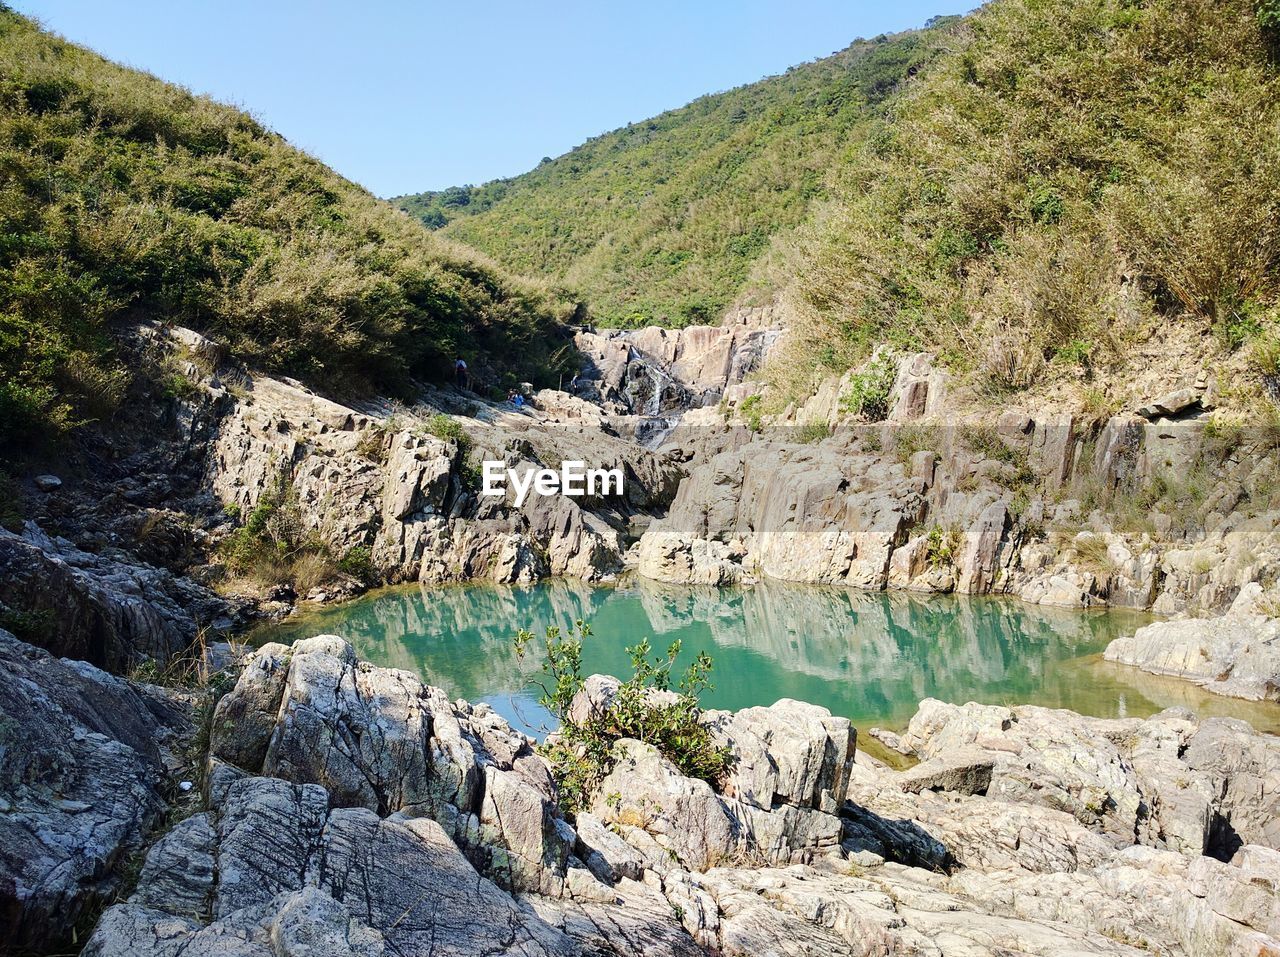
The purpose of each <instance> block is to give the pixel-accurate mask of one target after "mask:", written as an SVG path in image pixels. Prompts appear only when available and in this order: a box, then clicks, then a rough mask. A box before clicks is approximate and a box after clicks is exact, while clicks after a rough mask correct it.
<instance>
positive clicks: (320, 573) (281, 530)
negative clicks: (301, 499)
mask: <svg viewBox="0 0 1280 957" xmlns="http://www.w3.org/2000/svg"><path fill="white" fill-rule="evenodd" d="M219 554H220V555H221V557H222V560H223V562H224V563H225V564H226V566H227V570H228V571H230V572H231V573H232V574H233V575H237V576H241V577H243V578H247V579H250V580H253V581H257V582H260V583H263V584H272V585H274V584H286V583H287V584H291V585H293V586H294V588H295V589H296V590H297V591H298V592H299V593H300V594H303V595H305V594H306V592H308V591H310V590H311V589H312V588H314V587H316V586H317V585H322V584H324V583H325V582H327V581H329V580H331V579H332V578H333V577H334V575H335V574H336V573H337V572H338V571H339V570H340V563H339V562H335V561H334V560H333V558H332V557H331V556H330V554H329V549H328V548H327V547H326V546H325V545H324V543H323V542H321V541H320V540H319V539H318V538H317V537H316V536H314V535H306V534H304V533H303V521H302V512H301V510H300V508H299V504H298V494H297V490H296V489H295V488H294V486H293V482H292V481H291V480H290V477H289V475H288V474H287V473H286V472H283V471H282V472H281V474H280V475H279V477H278V478H277V479H276V480H275V482H273V483H272V485H271V486H270V487H269V488H267V489H265V490H263V492H262V495H261V496H259V498H258V502H257V504H256V505H255V506H254V507H253V510H252V511H250V512H249V516H248V518H246V519H245V522H244V524H243V525H241V526H240V527H239V528H237V529H236V530H235V531H234V532H232V533H231V534H230V535H228V536H227V537H226V538H225V539H224V540H223V541H222V543H221V545H220V546H219ZM353 577H359V576H353Z"/></svg>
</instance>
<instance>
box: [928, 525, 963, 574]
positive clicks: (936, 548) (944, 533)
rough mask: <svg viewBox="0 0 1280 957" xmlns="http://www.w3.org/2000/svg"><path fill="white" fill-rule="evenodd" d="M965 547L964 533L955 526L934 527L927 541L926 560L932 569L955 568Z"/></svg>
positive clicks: (930, 530) (931, 528)
mask: <svg viewBox="0 0 1280 957" xmlns="http://www.w3.org/2000/svg"><path fill="white" fill-rule="evenodd" d="M963 546H964V533H963V532H961V531H960V529H958V528H957V527H955V526H954V525H952V526H949V527H947V528H943V527H942V526H941V525H936V524H935V525H933V526H931V527H930V529H929V537H928V538H927V539H926V540H925V552H924V560H925V563H926V564H927V565H928V566H929V567H930V568H954V567H955V564H956V560H957V559H958V558H959V556H960V550H961V548H963Z"/></svg>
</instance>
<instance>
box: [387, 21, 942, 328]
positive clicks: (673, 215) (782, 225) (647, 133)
mask: <svg viewBox="0 0 1280 957" xmlns="http://www.w3.org/2000/svg"><path fill="white" fill-rule="evenodd" d="M954 19H955V18H948V19H946V20H940V21H938V22H937V23H936V24H935V25H934V26H932V27H930V28H927V29H925V30H921V31H913V32H909V33H903V34H898V35H896V36H892V37H879V38H877V39H874V40H859V41H857V42H856V43H854V44H852V45H851V46H850V47H848V48H847V49H845V50H843V51H841V52H840V53H837V54H835V55H833V56H831V57H827V58H825V59H822V60H817V61H815V62H812V63H807V64H804V65H802V66H799V67H794V68H793V69H791V70H789V71H788V72H787V73H785V74H783V75H781V76H775V77H769V78H767V79H765V80H761V81H760V82H758V83H753V84H751V85H749V86H744V87H740V88H738V89H735V90H730V91H728V92H726V93H718V94H715V95H711V96H705V97H702V98H700V99H698V100H695V101H694V102H692V103H690V104H689V105H688V106H685V107H683V108H681V109H678V110H672V111H670V112H668V113H664V114H662V115H661V116H657V117H654V118H653V119H651V120H648V121H645V122H642V123H633V124H631V125H629V126H626V127H623V128H622V129H619V130H615V131H613V132H611V133H607V134H604V135H603V136H598V137H596V138H594V139H592V140H589V141H588V142H586V143H584V144H583V145H582V146H579V147H578V148H577V149H575V150H572V151H571V152H569V153H566V154H565V155H564V156H561V157H559V158H557V159H554V160H545V161H544V162H543V163H542V164H541V165H540V166H538V168H537V169H534V170H532V171H531V172H529V173H526V174H524V175H523V176H517V177H514V178H512V179H505V180H496V181H494V182H491V183H487V184H485V185H484V186H479V187H455V188H453V189H450V190H445V191H443V192H437V193H423V194H418V195H414V196H403V197H399V198H398V199H395V200H393V202H396V203H397V204H399V205H400V206H401V207H402V208H403V209H405V210H407V211H409V212H411V213H413V214H414V215H417V216H419V217H420V218H422V219H423V220H424V221H425V222H426V223H427V224H428V225H432V226H441V225H443V226H444V228H443V230H442V231H443V232H444V233H445V234H447V235H449V236H452V237H454V238H456V239H459V240H461V241H462V242H465V243H468V244H471V245H473V246H475V247H476V248H478V249H481V250H483V251H485V252H486V253H489V254H490V255H492V256H494V257H495V258H496V259H498V260H499V261H500V262H502V263H504V264H506V265H508V266H510V267H512V268H514V269H516V270H519V271H521V272H525V273H529V274H536V275H542V276H546V277H548V278H550V279H552V280H554V281H556V282H558V283H563V284H566V285H568V286H569V287H571V288H572V289H573V290H574V291H575V293H579V294H581V295H582V296H583V297H584V298H585V300H586V303H587V306H588V308H589V309H590V311H591V313H592V315H593V316H594V317H595V318H596V319H597V320H600V321H603V322H605V323H610V324H627V325H642V324H646V323H651V322H656V323H662V324H667V325H684V324H687V323H692V322H714V321H715V319H716V318H717V317H718V315H719V313H720V312H721V311H722V310H723V309H724V307H725V306H727V305H728V304H729V303H730V302H731V301H732V300H733V299H734V298H735V297H737V296H738V295H739V294H740V293H741V292H742V291H743V288H744V285H745V284H746V283H747V280H748V277H749V275H750V273H751V270H752V266H753V265H754V264H755V263H756V261H757V260H758V259H759V258H760V256H761V254H762V253H763V252H764V251H765V249H766V248H767V246H768V245H769V243H770V240H771V238H772V237H773V236H774V235H776V234H778V233H781V232H785V231H786V230H788V229H790V228H792V227H794V226H795V225H797V224H798V223H800V222H802V221H803V220H804V219H805V218H806V216H807V215H808V213H809V210H810V208H811V206H812V204H813V202H814V201H815V200H817V199H819V198H820V197H822V196H823V195H824V192H825V188H826V182H827V174H828V172H829V170H830V169H831V167H833V166H835V165H837V164H838V163H839V162H840V159H841V155H842V153H843V152H844V151H846V150H847V149H848V148H849V145H850V144H851V143H853V142H856V141H857V140H858V139H859V137H860V136H861V134H862V131H863V130H864V129H865V128H866V125H867V123H868V120H869V119H870V118H871V117H872V116H874V115H875V114H876V113H877V111H878V109H879V108H880V105H881V104H882V102H883V101H884V99H885V98H886V96H888V95H889V94H890V93H891V92H892V91H894V90H895V89H896V88H897V87H898V85H899V83H900V82H901V81H902V80H903V79H904V78H905V77H907V76H908V75H910V74H912V73H913V72H915V71H916V70H917V69H919V68H920V66H921V65H922V64H923V63H925V62H927V61H928V60H929V59H930V57H932V56H933V55H934V54H935V53H936V51H937V47H938V44H939V43H940V41H941V39H942V38H943V37H944V36H945V35H946V32H947V29H948V27H949V25H950V24H951V23H953V22H954Z"/></svg>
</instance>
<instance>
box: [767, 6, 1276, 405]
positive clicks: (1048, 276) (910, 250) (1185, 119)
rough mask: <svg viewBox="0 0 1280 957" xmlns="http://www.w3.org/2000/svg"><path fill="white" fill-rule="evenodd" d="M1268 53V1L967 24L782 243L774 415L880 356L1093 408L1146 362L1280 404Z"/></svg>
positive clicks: (1120, 392) (1117, 397) (1017, 11)
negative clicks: (786, 344) (785, 345)
mask: <svg viewBox="0 0 1280 957" xmlns="http://www.w3.org/2000/svg"><path fill="white" fill-rule="evenodd" d="M1278 39H1280V5H1277V4H1276V3H1275V2H1273V0H1272V2H1267V3H1263V4H1262V5H1261V6H1255V3H1254V2H1253V0H1222V2H1210V0H1146V2H1140V3H1135V2H1129V0H1067V2H1063V3H1053V4H1046V3H1038V2H1033V0H996V2H994V3H991V4H989V5H988V6H987V7H984V8H983V9H982V10H980V11H978V12H977V13H975V14H974V15H972V16H970V17H968V18H966V20H965V22H964V25H963V26H962V27H961V28H960V29H959V30H958V31H957V32H956V36H955V41H954V48H953V49H951V50H949V51H948V52H947V53H946V54H945V55H944V56H942V57H940V58H938V59H937V60H936V61H935V62H934V64H933V65H932V66H931V68H930V69H929V70H928V71H927V72H926V73H925V74H923V75H921V76H920V77H919V78H918V79H917V81H916V82H914V83H913V84H911V85H910V88H909V89H908V90H907V91H906V92H905V93H904V95H903V96H902V97H901V98H900V99H899V101H898V102H897V104H896V106H895V111H894V116H893V121H892V122H891V123H887V124H885V125H884V126H882V127H881V128H879V129H878V130H877V131H876V132H875V133H874V134H873V135H871V136H869V137H867V138H866V141H865V143H864V144H863V145H861V146H860V147H859V148H858V150H857V151H856V153H855V155H853V156H852V157H851V159H850V162H849V163H848V164H847V166H846V167H845V169H844V170H843V171H842V175H841V184H840V187H839V188H838V189H837V190H836V193H837V199H836V201H835V202H834V203H833V204H831V205H830V207H829V208H828V209H827V210H826V211H825V213H824V215H823V216H822V217H820V218H819V221H818V222H816V223H815V224H813V225H810V226H806V227H805V228H804V229H802V230H800V231H799V232H798V234H797V241H796V244H795V246H796V248H795V251H794V254H793V256H792V261H793V263H794V267H793V277H794V278H793V284H792V288H791V297H790V298H791V301H792V305H793V307H794V308H793V313H794V314H795V315H797V316H798V317H799V320H800V321H799V325H798V328H797V329H796V330H795V334H794V335H793V337H792V340H791V346H792V348H791V351H790V355H789V361H784V362H782V363H781V364H779V365H778V366H777V367H776V368H775V370H774V371H775V375H774V382H775V384H776V385H778V386H779V387H780V388H779V391H778V393H777V394H778V395H779V399H780V400H781V399H783V398H785V396H786V395H787V394H788V393H789V394H792V395H794V394H796V393H803V392H804V391H805V390H807V389H809V388H812V387H813V385H814V384H816V382H818V381H820V380H821V379H822V378H824V377H827V376H830V375H831V374H833V373H836V374H839V373H841V372H843V371H844V370H846V369H848V368H849V367H850V366H852V365H854V364H856V363H858V362H860V361H861V360H862V359H863V358H865V357H866V356H867V355H868V354H869V353H870V352H871V350H873V349H874V348H876V347H877V346H879V345H881V344H884V343H888V344H890V345H893V346H896V347H898V348H900V349H903V350H915V349H920V348H924V349H929V350H932V351H935V352H936V353H938V354H939V355H940V357H941V358H942V359H943V361H944V362H945V363H946V364H947V365H948V366H950V367H951V369H952V371H953V372H957V373H959V374H961V375H962V376H965V377H967V378H969V379H970V380H971V381H973V382H974V383H975V384H977V385H978V386H980V387H981V388H982V389H983V390H984V391H985V392H986V393H987V394H988V395H990V396H991V397H992V398H993V399H999V398H1000V397H1002V396H1004V395H1006V394H1008V393H1009V392H1010V391H1011V390H1035V389H1044V390H1046V392H1051V391H1052V389H1053V388H1056V389H1057V392H1056V396H1057V399H1056V400H1057V401H1058V402H1059V403H1061V402H1063V401H1064V400H1070V401H1079V402H1082V403H1084V405H1085V407H1086V408H1087V409H1088V411H1090V412H1091V413H1093V414H1095V415H1102V414H1105V413H1106V411H1107V410H1109V409H1112V410H1113V409H1114V408H1117V407H1118V406H1119V405H1120V404H1121V403H1126V402H1131V401H1133V400H1134V399H1135V398H1140V396H1137V395H1135V394H1134V393H1135V392H1136V389H1135V387H1134V383H1135V382H1137V381H1138V380H1139V379H1140V377H1141V376H1142V375H1143V374H1144V372H1145V371H1146V370H1147V368H1148V367H1152V368H1158V369H1159V370H1160V371H1161V372H1162V373H1163V374H1165V375H1166V377H1168V378H1174V377H1177V376H1192V377H1194V376H1195V375H1196V373H1197V372H1198V371H1199V370H1202V369H1203V370H1208V371H1211V372H1215V373H1216V374H1218V376H1219V379H1220V385H1221V388H1220V392H1221V395H1222V398H1223V401H1224V402H1230V403H1233V404H1236V405H1237V406H1240V407H1248V406H1249V405H1250V403H1256V402H1257V401H1258V399H1259V398H1260V395H1261V393H1262V391H1264V390H1270V391H1272V393H1273V396H1280V376H1278V373H1280V367H1278V362H1280V298H1278V297H1280V75H1278V73H1277V60H1276V55H1277V41H1278ZM1055 384H1056V386H1055ZM779 404H781V401H780V402H779ZM1259 408H1266V404H1265V403H1264V404H1262V405H1261V406H1259ZM1271 414H1273V415H1274V411H1272V413H1271Z"/></svg>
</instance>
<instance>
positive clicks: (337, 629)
mask: <svg viewBox="0 0 1280 957" xmlns="http://www.w3.org/2000/svg"><path fill="white" fill-rule="evenodd" d="M578 618H582V619H585V620H587V621H589V622H591V625H592V630H593V632H594V636H593V639H592V640H591V641H590V642H589V644H588V646H587V647H586V648H585V649H584V653H583V659H584V665H585V667H586V669H587V670H588V671H589V672H590V671H600V672H606V673H612V674H619V673H623V672H625V671H626V669H627V656H626V651H625V649H626V648H627V647H628V646H630V645H633V644H635V643H636V642H637V641H639V640H640V639H642V638H645V637H649V638H650V639H651V640H652V643H653V645H654V646H655V647H659V648H660V647H665V646H666V645H667V644H668V643H669V642H671V641H672V640H674V639H676V638H679V639H680V640H681V641H682V644H683V648H684V656H685V657H691V656H692V655H693V654H694V653H696V652H697V651H699V650H706V651H709V652H710V653H711V654H712V656H713V657H714V658H715V673H714V681H715V690H714V691H713V692H711V693H710V694H709V695H708V696H707V699H706V700H707V704H708V705H709V706H711V707H718V708H743V707H749V706H751V705H756V704H770V703H772V702H773V701H776V700H777V699H778V698H783V697H790V698H799V699H801V700H806V701H812V702H815V703H817V704H822V705H824V706H826V707H828V708H830V709H831V710H832V711H833V712H835V713H836V714H843V715H846V716H848V717H850V718H852V719H853V720H854V722H855V723H856V724H858V725H859V726H861V727H869V726H871V725H880V726H882V727H901V726H902V725H904V724H905V723H906V721H907V720H908V719H909V718H910V717H911V715H912V714H913V713H914V712H915V709H916V706H917V704H918V703H919V701H920V699H922V698H925V697H935V698H941V699H943V700H947V701H955V702H965V701H982V702H986V703H990V704H1042V705H1046V706H1049V707H1063V708H1070V709H1072V710H1074V711H1079V712H1081V713H1084V714H1092V715H1098V716H1105V717H1121V716H1125V715H1133V716H1138V715H1146V714H1151V713H1154V712H1155V711H1158V710H1160V709H1162V708H1165V707H1170V706H1173V705H1184V706H1186V707H1190V708H1192V709H1193V710H1196V711H1198V712H1199V713H1201V714H1228V715H1234V716H1237V717H1243V718H1245V719H1246V720H1249V721H1251V722H1252V723H1253V724H1254V725H1255V726H1257V727H1259V728H1264V729H1266V730H1273V731H1274V730H1280V706H1277V705H1274V704H1272V705H1268V704H1256V703H1250V702H1238V701H1235V700H1233V699H1229V698H1222V697H1219V696H1217V695H1210V694H1207V693H1206V692H1203V691H1200V690H1199V689H1197V688H1195V687H1194V686H1193V685H1190V684H1188V683H1186V682H1181V681H1175V680H1172V679H1163V678H1157V677H1154V676H1151V675H1146V674H1143V673H1142V672H1139V671H1137V670H1136V669H1132V668H1127V667H1124V666H1118V665H1113V664H1108V663H1104V662H1102V661H1101V659H1100V654H1099V653H1100V652H1101V650H1102V649H1103V648H1104V647H1106V644H1107V642H1109V641H1110V640H1111V639H1112V638H1114V637H1116V636H1118V635H1120V634H1125V633H1131V632H1132V631H1133V629H1134V628H1136V627H1138V626H1140V625H1141V624H1143V623H1144V621H1146V620H1147V619H1146V617H1145V616H1143V615H1141V614H1140V613H1137V612H1132V611H1124V610H1114V611H1107V612H1080V611H1071V610H1067V609H1056V608H1044V607H1040V606H1035V605H1025V604H1022V603H1020V602H1014V601H1008V600H1003V599H997V598H967V597H953V596H914V595H907V594H902V593H886V592H862V591H856V590H849V589H843V588H831V587H823V586H816V585H792V584H782V583H768V584H762V585H758V586H754V587H751V588H735V589H717V588H699V587H689V586H675V585H664V584H659V583H656V582H650V581H647V580H643V579H635V580H630V581H627V582H625V583H624V584H621V585H617V586H612V587H598V586H592V585H588V584H586V583H583V582H580V581H574V580H556V581H549V582H544V583H541V584H539V585H535V586H531V587H521V586H507V585H489V584H484V585H480V584H475V585H457V586H446V587H441V586H431V587H421V588H419V587H411V588H407V589H393V590H386V591H382V592H379V593H375V594H372V595H369V596H366V597H364V598H362V599H359V600H357V601H354V602H351V603H349V604H346V605H343V606H341V607H338V608H334V609H328V610H325V611H321V612H317V613H314V614H311V615H308V616H305V617H303V618H300V619H298V620H296V621H293V622H289V623H287V624H285V625H282V626H276V627H273V628H271V629H266V630H264V631H262V632H259V634H258V636H257V637H259V638H260V639H261V640H277V641H292V640H293V639H295V638H298V637H303V636H306V635H313V634H318V633H321V632H332V633H335V634H340V635H342V636H344V637H345V638H347V639H348V640H349V641H351V643H352V644H353V645H354V646H355V648H356V650H357V652H358V654H360V655H361V656H362V657H364V658H367V659H369V660H371V661H374V662H376V663H377V664H380V665H384V666H388V667H395V668H403V669H406V670H409V671H413V672H416V673H417V674H420V675H422V676H423V677H424V678H425V679H426V680H427V681H429V682H430V683H432V684H436V685H439V686H441V687H443V688H445V689H446V690H447V691H449V692H450V693H451V694H453V695H455V696H457V697H463V698H467V699H469V700H473V701H479V700H484V701H488V702H490V703H491V704H493V705H494V707H495V708H497V709H498V710H499V711H501V712H502V713H503V714H505V715H506V716H507V717H508V718H509V719H511V720H513V721H515V722H516V723H518V724H520V725H522V726H525V727H527V728H532V729H535V730H536V727H537V726H538V725H541V724H542V723H544V721H545V715H544V714H542V713H541V709H539V708H538V707H537V705H536V704H535V701H534V699H535V698H536V692H535V691H534V690H532V681H533V679H534V678H535V677H536V673H537V669H538V664H537V662H536V661H534V660H531V659H528V660H524V661H521V660H519V659H518V658H517V657H516V655H515V651H514V648H513V646H512V643H511V637H512V635H513V634H514V633H515V631H516V629H518V628H521V627H524V628H530V629H532V630H535V631H539V632H540V631H541V630H542V629H543V628H545V627H546V626H547V625H549V624H558V625H560V626H561V627H568V626H569V625H570V624H572V622H573V621H574V620H576V619H578Z"/></svg>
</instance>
